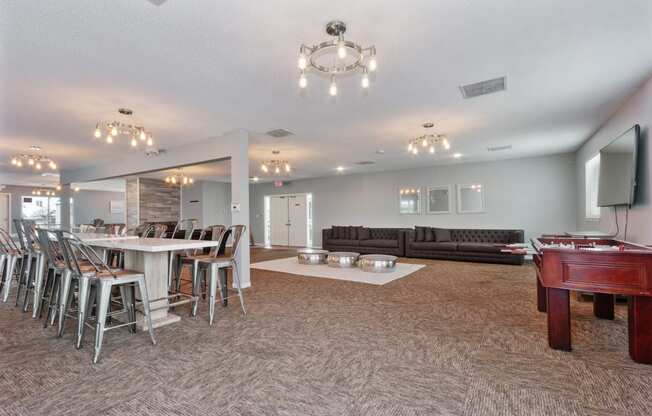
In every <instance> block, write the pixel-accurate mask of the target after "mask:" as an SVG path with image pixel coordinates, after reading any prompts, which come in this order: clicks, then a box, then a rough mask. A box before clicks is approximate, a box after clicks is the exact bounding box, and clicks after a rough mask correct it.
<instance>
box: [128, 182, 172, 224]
mask: <svg viewBox="0 0 652 416" xmlns="http://www.w3.org/2000/svg"><path fill="white" fill-rule="evenodd" d="M138 183H139V194H138V198H139V200H138V202H139V205H138V209H139V215H140V219H139V220H140V223H141V224H142V223H145V222H161V221H174V222H176V221H179V219H180V217H181V212H180V210H181V191H180V189H179V185H172V184H167V183H165V181H162V180H158V179H150V178H139V179H138Z"/></svg>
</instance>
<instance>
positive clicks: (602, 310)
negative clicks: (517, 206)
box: [531, 237, 652, 364]
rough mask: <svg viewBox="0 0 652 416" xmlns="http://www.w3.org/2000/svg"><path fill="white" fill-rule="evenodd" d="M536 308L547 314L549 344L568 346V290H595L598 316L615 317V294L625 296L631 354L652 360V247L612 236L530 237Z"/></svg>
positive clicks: (638, 359)
mask: <svg viewBox="0 0 652 416" xmlns="http://www.w3.org/2000/svg"><path fill="white" fill-rule="evenodd" d="M531 241H532V247H533V249H534V251H533V256H532V257H533V261H534V264H535V266H536V271H537V309H538V310H539V311H540V312H547V314H548V343H549V345H550V347H551V348H553V349H557V350H565V351H570V350H571V327H570V293H569V292H570V291H571V290H575V291H583V292H593V293H594V303H593V313H594V315H595V316H596V317H597V318H601V319H613V318H614V295H616V294H620V295H625V296H627V297H628V317H627V319H628V334H629V355H630V357H631V358H632V360H634V361H636V362H638V363H643V364H652V249H651V248H649V247H645V246H642V245H638V244H633V243H628V242H625V241H620V240H612V239H593V238H570V237H541V238H536V239H532V240H531Z"/></svg>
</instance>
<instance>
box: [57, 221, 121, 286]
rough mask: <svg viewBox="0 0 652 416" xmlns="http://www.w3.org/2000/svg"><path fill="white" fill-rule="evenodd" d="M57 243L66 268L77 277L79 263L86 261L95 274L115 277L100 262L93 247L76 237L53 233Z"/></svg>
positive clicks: (79, 269) (79, 268)
mask: <svg viewBox="0 0 652 416" xmlns="http://www.w3.org/2000/svg"><path fill="white" fill-rule="evenodd" d="M55 234H56V238H57V242H58V243H59V246H60V247H61V252H62V254H63V259H64V262H65V263H66V268H67V269H68V270H70V271H71V272H72V273H73V274H75V275H77V276H81V275H82V273H83V272H82V269H81V266H80V264H81V262H82V261H86V262H88V264H90V265H91V266H93V268H94V269H95V272H96V273H101V272H106V273H108V274H110V275H111V276H113V277H114V278H115V277H116V275H115V273H114V272H113V270H112V269H111V268H110V267H109V266H108V265H107V264H106V263H105V262H104V260H102V258H101V257H100V256H99V255H98V254H97V252H96V251H95V250H94V249H93V247H91V246H89V245H88V244H86V243H84V242H83V241H81V240H80V239H79V238H78V237H77V236H76V235H74V234H72V233H69V232H68V231H62V230H57V231H55Z"/></svg>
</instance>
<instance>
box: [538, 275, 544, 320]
mask: <svg viewBox="0 0 652 416" xmlns="http://www.w3.org/2000/svg"><path fill="white" fill-rule="evenodd" d="M537 310H538V311H539V312H545V311H546V288H545V287H543V285H542V284H541V280H539V278H538V277H537Z"/></svg>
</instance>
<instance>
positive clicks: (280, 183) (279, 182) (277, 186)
mask: <svg viewBox="0 0 652 416" xmlns="http://www.w3.org/2000/svg"><path fill="white" fill-rule="evenodd" d="M282 187H283V181H274V188H282Z"/></svg>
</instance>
